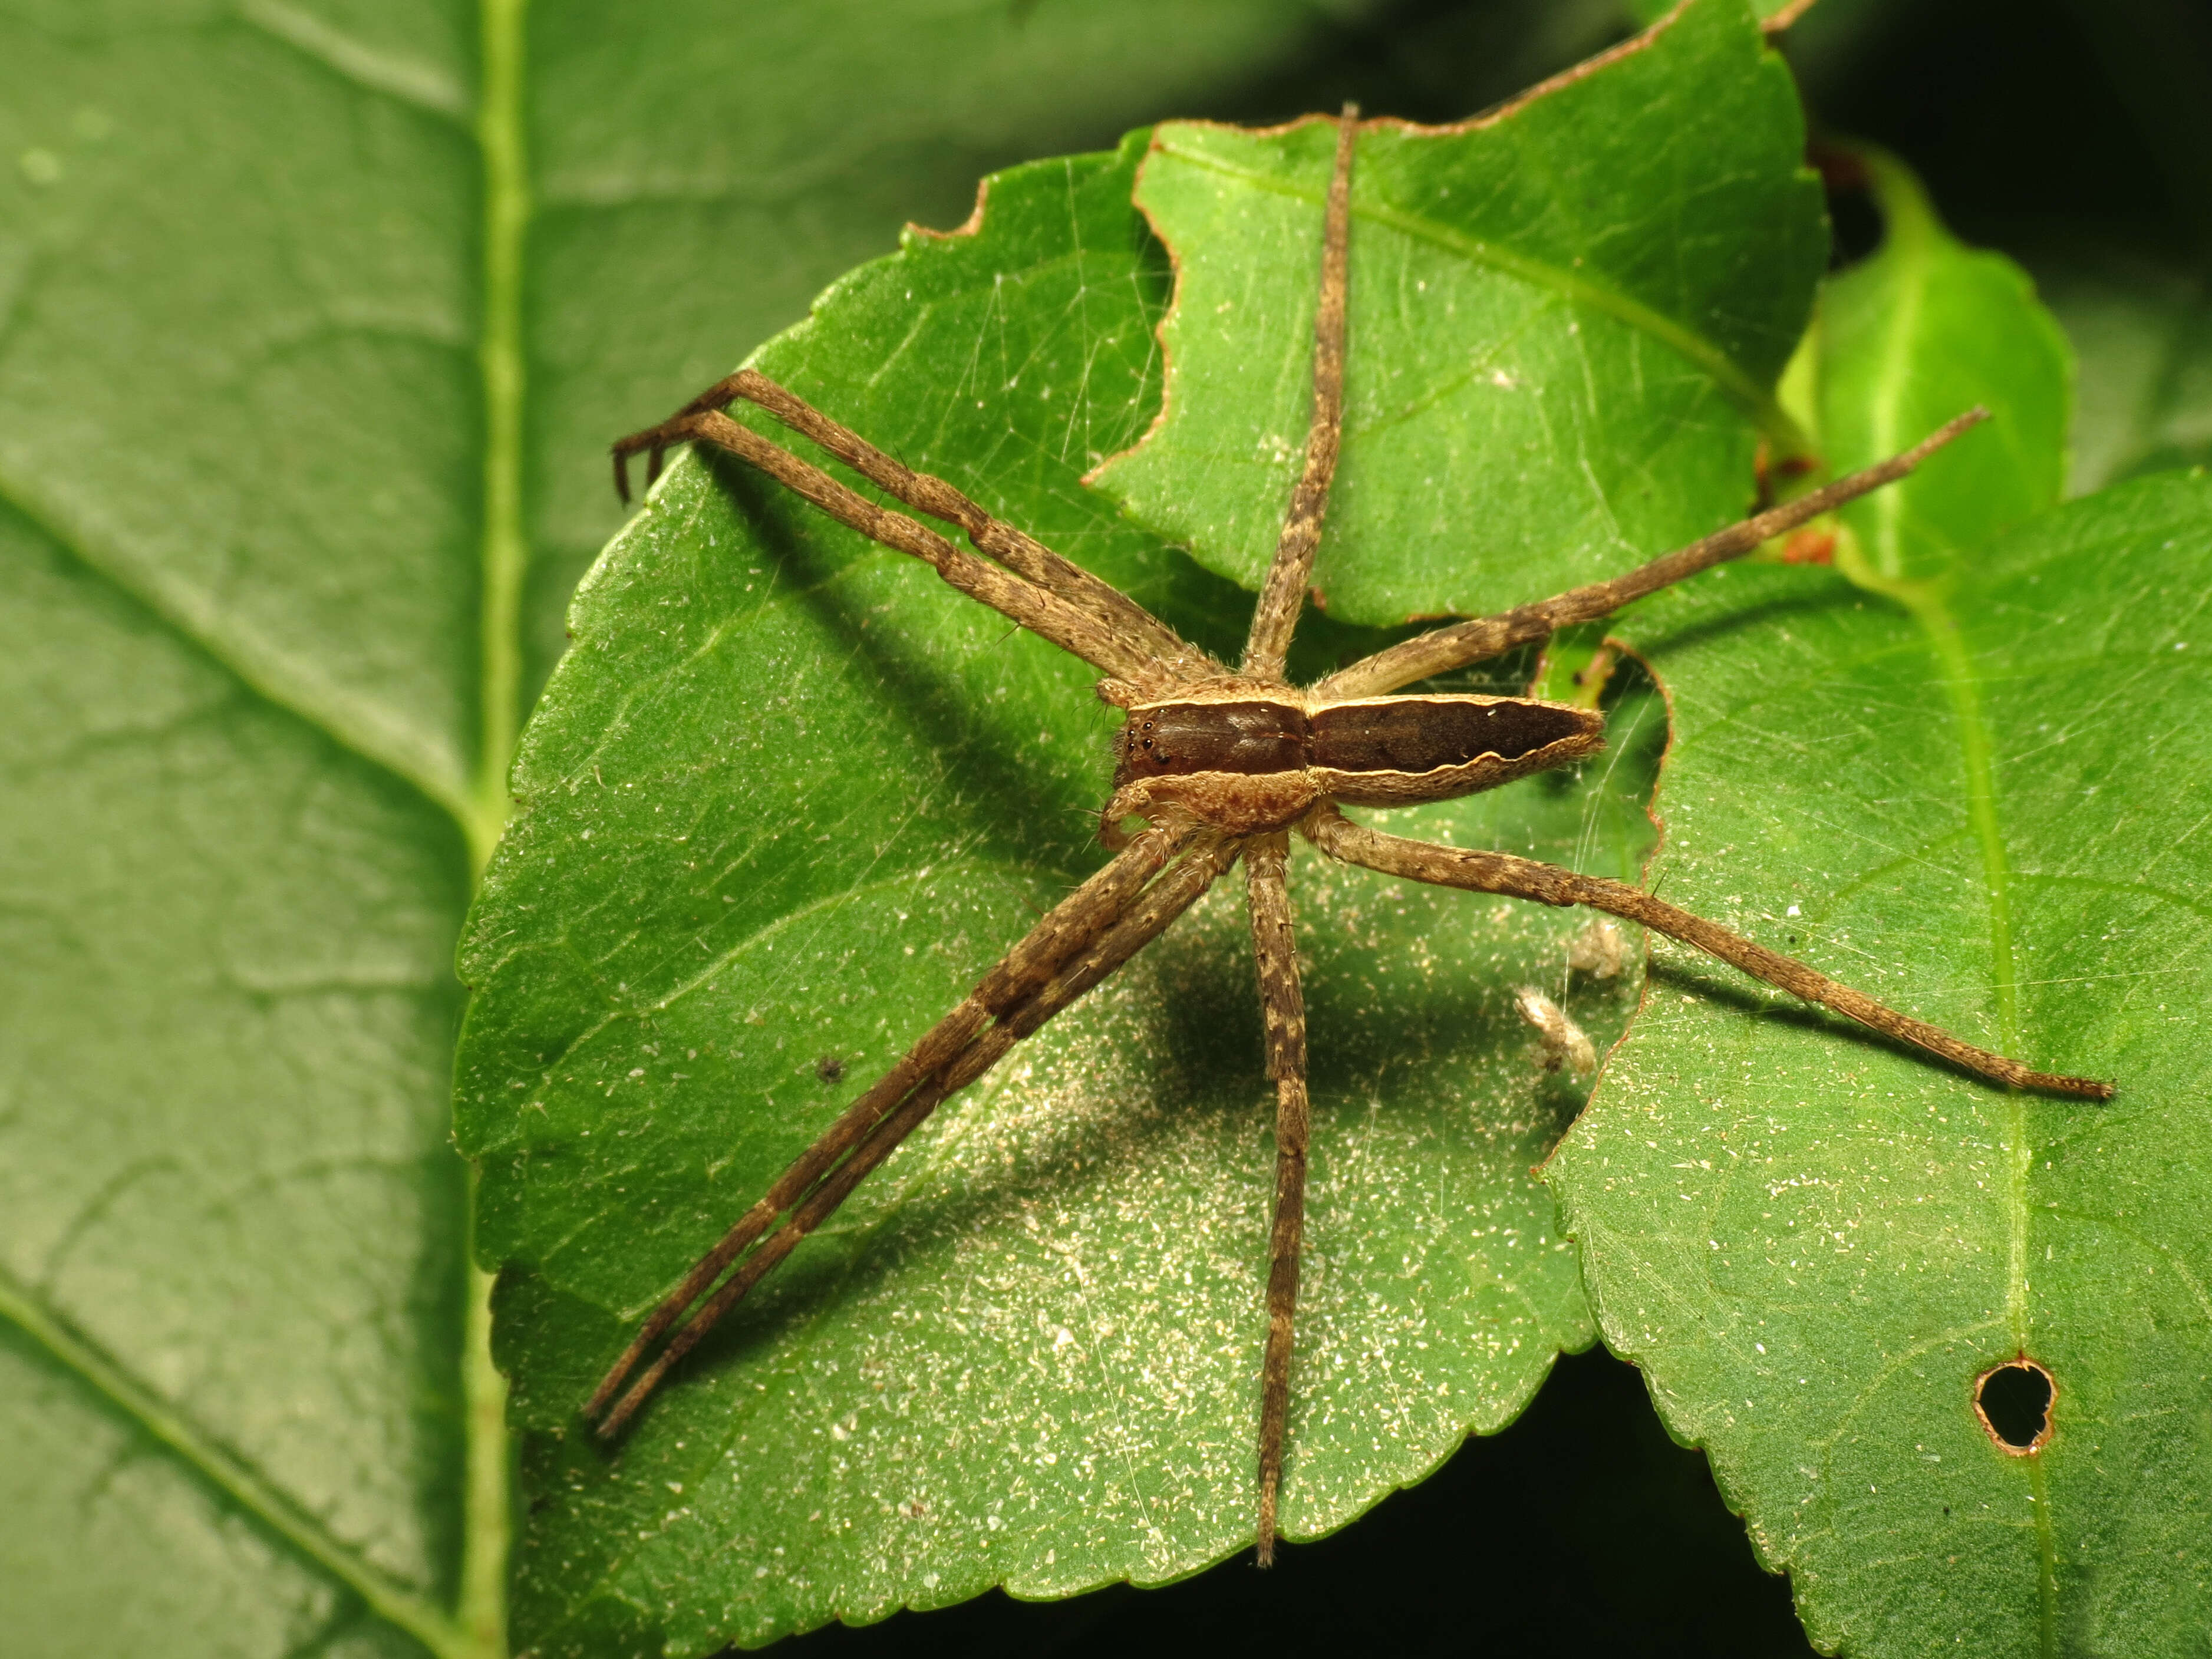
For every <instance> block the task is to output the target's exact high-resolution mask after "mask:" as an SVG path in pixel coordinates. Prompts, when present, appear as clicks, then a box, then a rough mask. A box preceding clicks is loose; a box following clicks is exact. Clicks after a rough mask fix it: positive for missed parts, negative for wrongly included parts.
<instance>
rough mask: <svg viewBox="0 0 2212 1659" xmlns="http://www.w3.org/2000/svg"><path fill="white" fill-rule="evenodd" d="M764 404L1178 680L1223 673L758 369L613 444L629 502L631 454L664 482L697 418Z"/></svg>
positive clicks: (1123, 600)
mask: <svg viewBox="0 0 2212 1659" xmlns="http://www.w3.org/2000/svg"><path fill="white" fill-rule="evenodd" d="M738 398H744V399H746V400H747V401H748V402H750V403H754V404H759V405H760V407H761V408H763V409H764V410H767V411H768V412H769V414H771V415H773V416H775V418H776V419H777V420H779V421H781V422H783V424H784V425H786V426H787V427H789V428H791V429H792V430H793V431H794V432H796V433H798V434H799V435H801V436H802V437H805V438H810V439H811V440H812V441H814V442H815V443H817V444H819V445H820V446H821V447H823V449H825V450H827V451H829V453H831V454H832V455H835V456H836V458H837V459H839V460H841V461H842V462H844V463H845V465H848V466H849V467H851V468H852V469H853V470H854V471H855V472H858V473H859V474H860V476H861V477H864V478H866V479H867V480H868V482H869V483H872V484H874V485H875V486H876V487H877V488H878V489H881V490H883V491H884V492H885V493H886V494H888V495H891V496H892V497H894V498H895V499H896V500H898V501H904V502H905V503H906V504H907V505H908V507H915V508H918V509H920V510H921V512H924V513H928V514H929V515H930V516H931V517H932V518H936V519H943V520H946V521H947V522H949V523H951V524H957V525H958V526H960V528H961V529H962V531H963V532H965V533H966V535H967V537H968V539H969V541H970V542H971V543H973V544H975V550H976V551H977V552H979V553H981V554H983V555H984V556H986V557H987V558H992V559H995V560H997V561H998V562H1000V564H1002V565H1004V566H1006V568H1007V569H1009V570H1011V571H1012V572H1013V573H1014V574H1016V575H1017V576H1019V577H1021V578H1022V579H1023V580H1025V581H1028V582H1031V583H1034V584H1035V585H1036V586H1039V587H1042V589H1044V590H1045V592H1048V593H1050V594H1052V595H1054V597H1055V598H1058V599H1064V600H1066V602H1067V603H1068V604H1069V605H1073V606H1074V607H1075V608H1076V609H1077V610H1079V611H1085V612H1088V613H1089V614H1090V616H1091V618H1092V619H1093V620H1094V621H1096V622H1097V623H1099V624H1100V625H1101V626H1103V628H1105V629H1107V630H1108V631H1109V633H1112V634H1114V635H1117V636H1118V637H1119V638H1120V639H1121V642H1122V643H1123V644H1124V645H1125V646H1127V647H1128V649H1129V650H1130V651H1131V652H1132V653H1136V654H1138V655H1139V656H1144V657H1151V658H1155V659H1158V660H1159V661H1160V662H1162V663H1165V664H1168V665H1172V666H1174V667H1175V668H1176V669H1177V671H1178V672H1177V676H1176V677H1177V678H1200V677H1202V676H1205V675H1208V674H1218V673H1220V672H1221V671H1222V669H1221V665H1220V664H1218V663H1217V662H1215V661H1214V660H1213V659H1212V658H1211V657H1209V656H1207V655H1206V653H1205V652H1203V651H1201V650H1200V649H1199V648H1198V647H1196V646H1194V645H1191V644H1188V643H1187V642H1186V641H1184V640H1183V639H1182V636H1180V635H1177V634H1176V631H1175V629H1172V628H1170V627H1169V626H1168V625H1167V624H1166V623H1164V622H1162V621H1161V620H1160V619H1159V618H1158V617H1155V616H1154V615H1152V612H1151V611H1147V610H1146V609H1145V607H1144V606H1142V605H1139V604H1138V603H1137V602H1136V601H1135V600H1134V599H1131V598H1129V596H1128V595H1127V594H1126V593H1124V592H1121V589H1119V588H1118V587H1115V586H1113V584H1111V583H1110V582H1106V581H1102V580H1099V579H1098V578H1097V576H1094V575H1092V574H1091V573H1090V572H1089V571H1088V570H1085V569H1084V568H1083V567H1082V566H1080V565H1079V564H1075V563H1073V562H1070V561H1069V560H1067V559H1065V558H1063V557H1061V556H1060V555H1059V554H1057V553H1055V552H1054V551H1053V550H1051V549H1050V548H1048V547H1047V546H1045V545H1044V544H1043V543H1042V542H1040V541H1038V540H1037V539H1036V538H1035V537H1033V536H1031V535H1030V534H1029V533H1028V532H1025V531H1022V530H1018V529H1017V528H1015V526H1012V525H1010V524H1008V523H1006V520H1003V519H998V518H994V517H993V516H992V515H991V514H990V513H987V512H986V511H985V510H984V509H983V508H982V507H980V506H978V505H977V504H976V503H975V501H972V500H970V499H969V497H968V496H966V495H963V494H962V493H961V492H960V491H959V490H958V489H955V488H953V486H952V485H951V484H949V483H946V482H945V480H944V479H942V478H939V477H933V476H932V475H931V474H929V473H927V472H916V471H914V470H913V469H912V468H911V467H909V466H908V465H906V464H905V463H903V462H902V461H899V460H896V459H893V458H892V457H890V456H889V455H886V454H884V452H883V451H882V450H880V449H878V448H877V447H875V446H874V445H873V444H872V443H870V442H869V441H867V440H866V439H865V438H863V437H861V436H860V434H858V433H856V432H854V430H852V428H849V427H847V426H843V425H842V424H840V423H839V422H836V421H834V420H832V419H831V418H830V417H829V416H827V415H825V414H823V412H822V411H821V410H818V409H817V408H815V407H814V406H813V405H812V404H810V403H808V402H806V401H805V399H804V398H800V397H799V396H798V395H797V394H796V393H795V392H790V391H788V390H787V389H786V388H784V387H783V386H779V385H777V384H776V383H775V381H774V380H769V378H768V376H767V375H765V374H761V373H759V372H758V371H757V370H755V369H750V368H741V369H739V370H738V372H737V373H736V374H732V375H730V376H728V377H727V378H726V379H724V380H719V381H717V382H716V383H715V384H714V385H713V386H709V387H708V389H707V390H706V391H704V392H701V393H700V394H699V395H698V396H697V397H696V398H693V399H692V400H691V401H690V403H688V404H684V407H683V408H682V409H680V410H677V412H676V413H675V414H674V415H673V416H670V417H669V419H667V420H665V421H664V422H661V423H660V424H659V426H657V427H651V428H647V430H645V431H643V432H638V433H633V434H632V435H630V436H629V437H627V438H624V439H623V440H621V441H619V442H617V444H616V445H615V447H614V460H615V488H616V489H617V490H618V491H619V492H620V493H621V495H622V498H623V500H624V501H628V500H629V458H630V457H631V456H632V455H634V454H635V453H638V452H639V451H640V450H644V451H646V452H647V462H646V471H647V475H648V482H650V480H651V479H652V478H653V477H659V472H660V458H661V454H662V453H663V451H665V450H666V449H667V448H669V447H671V446H672V445H674V444H678V443H681V442H683V441H684V440H685V439H686V438H688V437H690V436H691V435H692V428H693V427H694V426H695V425H696V421H697V418H698V417H699V416H702V415H705V414H709V413H713V412H715V411H718V410H724V409H726V408H727V407H728V406H729V405H730V404H732V403H733V402H735V401H736V400H737V399H738Z"/></svg>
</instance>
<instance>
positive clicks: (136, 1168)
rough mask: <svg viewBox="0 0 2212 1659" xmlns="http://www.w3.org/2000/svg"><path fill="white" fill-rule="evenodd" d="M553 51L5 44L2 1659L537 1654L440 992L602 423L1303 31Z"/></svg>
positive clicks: (1121, 17) (502, 38)
mask: <svg viewBox="0 0 2212 1659" xmlns="http://www.w3.org/2000/svg"><path fill="white" fill-rule="evenodd" d="M523 21H524V20H523V16H522V9H521V8H520V6H519V5H517V4H513V3H503V0H486V3H484V4H483V5H481V6H454V5H441V4H436V3H427V0H407V3H384V4H378V5H351V4H343V3H319V4H307V3H293V0H242V3H240V4H238V5H235V6H225V7H192V6H182V5H163V4H148V5H133V6H123V7H84V6H77V5H73V4H68V3H59V4H55V3H41V0H17V3H14V4H11V5H9V6H8V7H7V8H6V9H5V16H4V18H0V87H4V88H5V96H4V97H0V138H4V143H0V159H4V165H0V305H4V314H5V317H6V324H7V325H6V329H5V331H4V333H0V566H4V572H5V574H4V575H0V629H4V630H5V632H4V637H5V642H6V649H5V652H4V662H0V696H5V698H6V700H7V701H6V707H7V708H8V711H9V716H10V718H9V720H8V721H7V722H6V728H5V732H4V733H0V746H4V767H5V773H4V775H5V778H6V781H7V788H6V792H5V799H4V801H0V872H4V875H0V880H4V882H5V889H4V902H0V934H4V939H5V953H4V954H5V962H6V974H7V977H6V989H5V993H4V995H0V1006H4V1008H5V1010H6V1013H5V1016H4V1030H0V1053H4V1054H5V1055H6V1057H7V1058H6V1066H7V1073H6V1075H7V1085H6V1090H5V1097H4V1101H5V1103H4V1105H0V1431H4V1434H5V1436H6V1439H7V1445H8V1451H7V1454H6V1455H5V1456H4V1457H0V1607H4V1608H5V1610H6V1611H5V1623H6V1635H5V1637H4V1638H0V1646H4V1647H5V1648H6V1649H7V1650H8V1652H9V1654H10V1655H14V1654H17V1653H22V1654H27V1655H35V1656H49V1655H51V1656H57V1659H75V1656H78V1655H82V1654H86V1653H110V1652H116V1653H121V1652H156V1651H158V1652H161V1653H163V1654H168V1655H177V1656H198V1655H204V1654H222V1655H226V1656H231V1655H247V1656H271V1659H274V1656H281V1655H302V1656H307V1655H313V1656H325V1655H327V1656H338V1655H344V1656H348V1659H352V1656H366V1655H369V1654H377V1655H388V1656H401V1655H416V1656H418V1659H419V1656H420V1654H421V1653H422V1651H423V1650H424V1648H425V1646H427V1647H428V1648H429V1649H431V1650H441V1651H443V1652H447V1653H450V1654H454V1655H461V1654H467V1655H471V1656H478V1659H485V1656H489V1655H490V1654H492V1653H493V1652H494V1651H495V1650H498V1649H499V1648H500V1647H501V1645H502V1644H501V1640H500V1632H499V1630H498V1625H499V1621H500V1618H501V1609H502V1602H503V1583H502V1566H503V1562H502V1557H501V1552H502V1549H503V1538H504V1531H505V1528H506V1524H507V1502H508V1497H507V1491H506V1489H505V1480H506V1471H505V1468H504V1466H503V1461H502V1458H503V1454H502V1450H501V1448H502V1445H503V1437H502V1436H501V1432H500V1419H499V1399H500V1392H501V1391H500V1388H499V1383H498V1379H497V1377H496V1376H495V1374H493V1373H492V1371H491V1369H490V1366H489V1360H488V1358H485V1357H483V1354H482V1352H481V1350H482V1347H483V1343H482V1340H481V1339H482V1331H481V1329H480V1328H479V1329H478V1330H477V1333H476V1336H475V1338H474V1339H471V1338H470V1337H469V1336H468V1335H467V1332H466V1328H467V1325H468V1323H469V1322H470V1320H471V1304H472V1303H474V1302H477V1300H478V1299H479V1298H477V1297H474V1296H472V1295H471V1291H470V1286H469V1283H468V1277H467V1274H468V1269H467V1266H466V1259H465V1256H466V1252H465V1234H466V1230H467V1225H468V1218H467V1205H468V1198H467V1191H466V1188H467V1182H466V1172H465V1167H464V1166H463V1165H462V1164H461V1163H460V1161H459V1159H458V1158H454V1157H453V1154H452V1152H451V1150H450V1148H449V1146H448V1145H447V1140H448V1135H449V1120H448V1117H447V1111H448V1102H449V1092H450V1068H451V1061H452V1043H453V1032H454V1030H455V1026H456V1024H457V1021H458V1018H459V1001H460V991H459V985H458V983H457V982H456V981H454V979H453V975H452V972H451V967H450V963H451V953H452V949H453V940H454V938H455V936H456V934H457V933H458V930H459V923H460V919H461V915H462V912H463V907H464V906H465V903H466V902H467V897H468V889H469V884H470V879H471V861H472V855H474V856H481V855H482V854H484V853H486V852H488V850H489V845H490V842H492V840H493V839H494V838H495V836H496V835H497V834H498V831H499V827H500V823H501V818H502V817H503V816H504V813H505V810H506V805H507V803H506V798H505V775H506V769H507V758H508V755H507V748H508V745H509V744H511V742H512V738H513V727H514V726H515V723H516V720H517V718H518V716H519V713H520V702H521V701H522V698H523V696H524V695H525V694H526V692H527V690H529V689H530V688H531V687H532V685H534V684H535V682H536V680H537V678H538V677H540V676H542V674H543V672H544V669H545V668H546V666H547V665H549V663H550V659H551V656H552V655H553V654H554V653H556V652H557V650H558V649H559V645H560V638H561V635H560V627H559V614H560V611H561V609H562V606H563V605H565V602H566V599H567V592H568V588H569V586H572V585H573V580H574V574H575V573H576V571H577V570H578V569H580V568H581V565H582V563H583V562H585V561H586V559H588V557H589V556H590V555H591V554H592V552H593V551H594V550H596V549H597V548H598V546H599V544H600V543H601V542H603V541H604V539H605V536H606V535H607V534H608V533H609V532H611V530H612V529H613V528H614V527H615V526H616V525H617V523H618V522H619V520H620V511H619V508H618V507H617V505H616V503H615V502H614V501H613V498H612V492H611V491H610V490H609V489H607V486H606V482H605V444H606V442H607V441H608V439H609V438H610V437H611V436H612V435H614V434H615V433H617V432H619V431H621V430H623V428H624V426H625V425H626V424H628V423H632V422H637V421H642V420H645V419H648V418H652V417H654V416H659V415H660V414H663V413H665V410H667V408H668V407H670V406H671V405H672V404H673V403H675V402H676V401H677V400H678V399H679V398H683V397H684V396H687V395H689V394H690V392H692V391H694V390H696V386H697V385H698V384H700V383H701V382H702V381H703V380H705V379H706V378H707V377H708V375H709V374H711V373H713V372H715V371H718V370H719V369H720V368H722V367H724V366H725V365H726V361H727V359H728V358H729V357H730V356H732V355H734V354H735V352H736V351H738V349H741V348H742V347H743V346H744V344H745V343H749V342H750V341H751V340H755V339H757V338H760V337H763V336H764V335H766V334H767V333H769V331H772V330H773V329H775V328H776V327H778V326H781V325H783V324H785V323H786V322H787V321H789V320H790V319H792V318H793V317H794V316H796V315H798V314H799V313H800V312H801V311H802V310H803V308H804V305H805V298H806V296H807V295H810V294H811V293H812V292H813V291H814V290H815V289H817V287H818V286H819V285H820V284H821V283H823V282H825V281H827V280H829V278H830V277H831V276H834V275H835V274H836V272H837V271H839V270H843V269H845V268H846V267H848V266H849V265H850V264H852V263H853V262H854V261H855V260H856V259H859V258H863V257H866V256H867V255H868V254H870V253H872V252H877V251H878V250H880V249H881V248H883V247H884V246H889V244H890V239H891V236H892V234H893V232H894V230H895V228H896V224H897V223H898V222H899V221H900V220H901V219H902V217H904V216H908V215H910V214H911V215H918V216H924V217H927V218H930V219H932V220H934V221H936V222H953V221H957V219H958V218H959V217H960V216H961V215H962V214H963V213H964V212H965V211H966V210H967V204H968V202H969V197H970V196H971V195H972V192H973V189H974V181H975V176H976V174H977V173H979V172H981V171H982V170H983V169H984V168H985V167H987V166H989V165H992V164H994V163H996V162H1000V161H1005V160H1008V159H1012V158H1013V157H1017V156H1020V155H1033V154H1037V153H1040V152H1045V151H1049V150H1052V149H1064V148H1067V147H1069V146H1071V145H1076V144H1081V143H1092V142H1096V141H1097V136H1098V135H1100V134H1111V133H1113V132H1115V131H1120V130H1121V128H1123V127H1124V126H1126V125H1128V124H1129V123H1130V122H1132V121H1133V120H1137V119H1139V118H1143V117H1144V116H1145V115H1146V113H1147V112H1150V111H1151V110H1152V109H1153V108H1154V107H1155V106H1156V105H1157V104H1158V103H1159V102H1162V101H1164V102H1167V103H1171V104H1176V105H1179V106H1191V105H1197V106H1202V107H1219V106H1221V105H1222V104H1223V103H1224V102H1225V101H1229V100H1234V99H1235V98H1236V97H1237V96H1239V95H1241V93H1242V89H1243V88H1244V87H1246V86H1247V85H1248V84H1249V83H1250V82H1252V81H1253V80H1254V79H1255V77H1257V76H1262V75H1265V74H1268V73H1272V72H1274V71H1275V70H1279V68H1280V67H1281V66H1282V65H1283V64H1285V61H1286V60H1291V59H1293V58H1294V56H1295V53H1296V52H1297V51H1298V50H1299V49H1300V47H1301V45H1302V43H1303V42H1304V40H1306V38H1307V34H1308V30H1309V22H1308V19H1307V16H1306V13H1305V9H1304V7H1303V6H1302V5H1299V4H1296V3H1291V0H1237V3H1232V4H1223V5H1215V6H1209V7H1207V8H1206V9H1204V15H1202V16H1200V15H1188V9H1187V8H1184V7H1182V6H1179V5H1171V4H1169V3H1165V0H1160V3H1144V4H1132V3H1127V0H1116V3H1112V4H1097V3H1093V4H1087V5H1085V4H1078V3H1055V4H1054V5H1051V6H1048V7H1044V8H1042V9H1038V10H1037V15H1035V16H1034V17H1029V18H1026V19H1024V18H1023V17H1019V16H1017V17H1012V18H1010V17H1009V16H1008V15H1007V8H1006V7H1005V6H1004V5H1001V4H999V3H996V0H993V3H987V4H981V3H979V4H975V5H972V6H969V7H965V8H947V7H945V6H942V5H935V4H931V5H888V6H887V5H884V4H881V3H871V4H867V5H860V4H849V5H847V6H844V7H842V9H841V8H837V7H834V6H829V5H824V4H821V3H810V4H806V5H804V6H800V5H797V4H789V3H779V4H757V5H750V6H744V7H730V6H726V5H720V4H709V3H690V4H684V3H678V4H674V5H662V6H656V7H653V8H651V9H642V10H641V9H635V8H594V7H566V8H562V7H556V6H552V5H548V4H540V5H538V6H537V7H534V8H532V10H531V12H530V15H529V18H528V30H527V35H525V33H524V30H523V27H522V25H523ZM1170 23H1172V24H1173V25H1174V26H1175V27H1176V34H1177V50H1176V54H1175V57H1174V61H1173V62H1172V63H1171V64H1164V63H1163V61H1162V58H1161V54H1160V53H1159V52H1158V49H1157V46H1158V38H1159V35H1160V33H1161V32H1162V30H1163V29H1164V27H1167V26H1168V25H1169V24H1170ZM768 63H773V64H775V72H774V73H773V74H763V71H762V65H763V64H768ZM732 88H744V95H743V96H742V97H736V96H733V95H732ZM525 112H528V114H527V118H526V116H525ZM532 617H537V618H538V619H540V623H541V625H540V627H539V629H538V632H537V634H535V635H532V634H531V633H530V631H529V619H530V618H532ZM477 1320H478V1323H479V1326H480V1324H481V1310H480V1309H479V1310H477ZM471 1458H473V1462H471Z"/></svg>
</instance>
